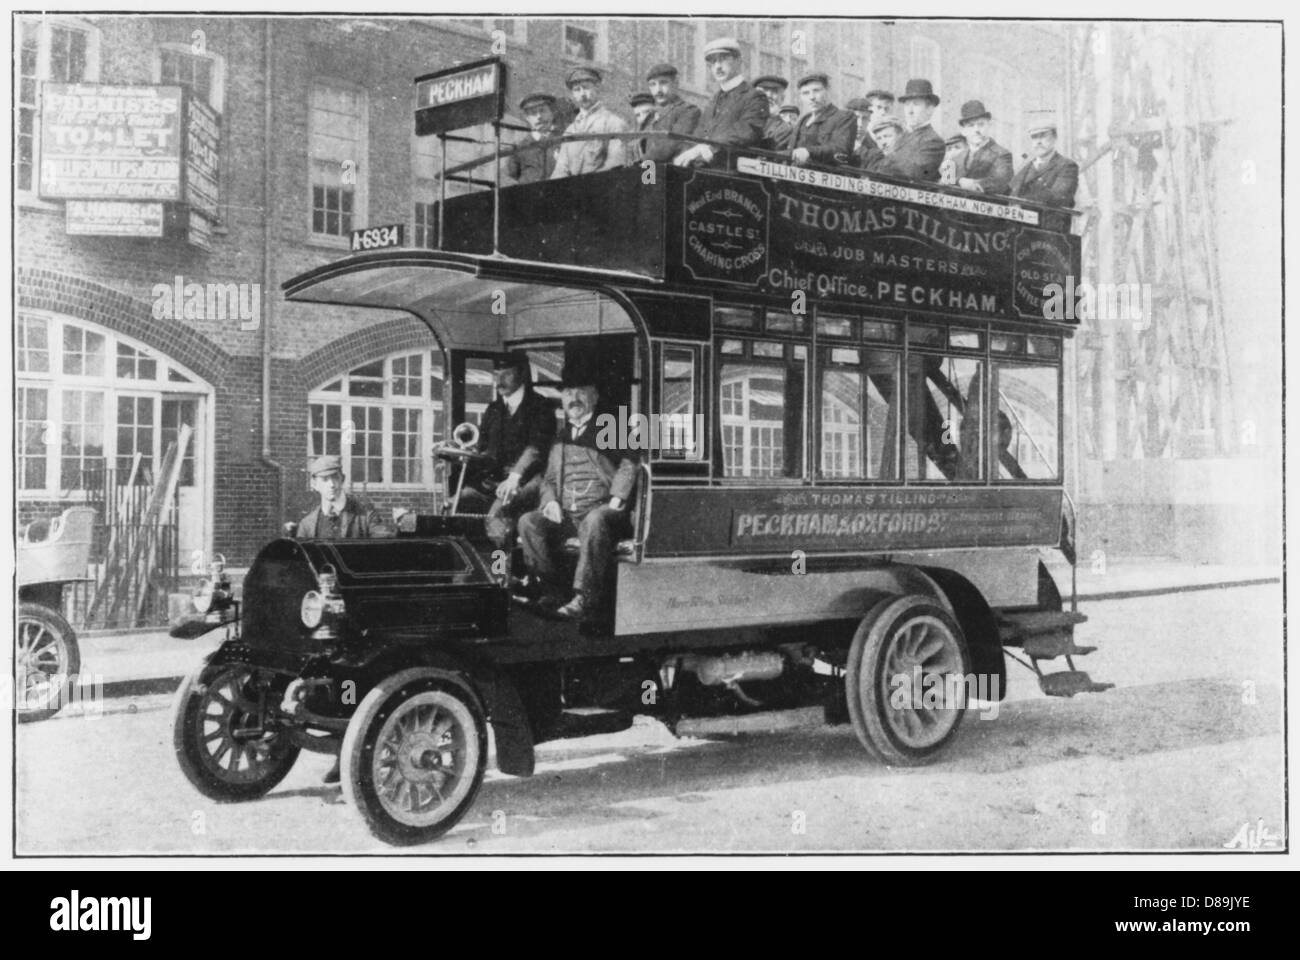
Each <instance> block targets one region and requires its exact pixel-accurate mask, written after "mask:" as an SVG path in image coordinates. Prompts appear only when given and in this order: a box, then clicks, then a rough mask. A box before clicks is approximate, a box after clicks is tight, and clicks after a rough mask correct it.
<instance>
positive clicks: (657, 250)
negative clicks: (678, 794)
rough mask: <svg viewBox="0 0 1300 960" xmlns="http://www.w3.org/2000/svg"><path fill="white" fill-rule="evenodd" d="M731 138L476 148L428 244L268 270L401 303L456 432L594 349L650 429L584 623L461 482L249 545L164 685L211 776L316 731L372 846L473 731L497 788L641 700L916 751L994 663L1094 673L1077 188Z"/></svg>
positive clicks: (237, 770) (341, 293)
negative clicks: (931, 180) (201, 646)
mask: <svg viewBox="0 0 1300 960" xmlns="http://www.w3.org/2000/svg"><path fill="white" fill-rule="evenodd" d="M606 136H609V135H606ZM637 136H644V134H641V133H638V134H637ZM722 152H723V154H724V155H725V156H726V157H727V160H726V162H725V163H723V164H720V165H719V166H717V167H707V168H705V167H697V168H679V167H676V166H672V165H663V164H659V165H656V164H652V163H646V164H638V165H634V166H629V167H625V168H620V169H613V170H608V171H605V172H600V173H592V174H587V175H583V176H575V177H570V178H565V179H556V180H548V181H543V182H538V183H529V184H520V185H514V186H501V185H499V181H498V180H497V179H496V178H495V177H491V176H490V175H489V174H484V173H483V172H482V171H481V170H480V171H477V172H475V171H469V172H468V173H467V175H466V176H465V177H464V179H466V180H469V181H470V182H478V183H480V184H481V185H482V189H481V190H479V191H477V192H473V193H468V194H465V195H462V196H457V197H452V198H449V199H446V198H445V199H444V202H443V203H442V204H441V205H440V208H439V211H438V220H439V232H438V242H437V244H436V247H435V248H433V249H411V248H394V249H384V250H378V251H374V252H369V253H361V254H358V255H355V256H349V257H347V258H345V259H342V260H339V261H337V262H334V263H329V264H327V265H325V266H322V267H319V268H317V269H314V270H311V271H309V272H307V273H305V274H303V275H301V276H298V277H296V278H294V279H293V280H291V281H289V282H288V283H287V284H286V285H285V295H286V296H287V297H288V298H289V299H291V300H295V301H300V302H309V303H319V304H330V305H348V306H357V307H366V308H372V309H373V308H378V309H387V310H393V311H405V312H407V313H409V314H412V315H414V316H416V317H418V318H419V319H420V320H422V321H423V322H424V323H425V324H426V325H427V326H428V328H429V330H430V335H431V337H432V338H433V341H434V342H435V343H436V345H437V348H438V349H440V350H441V351H443V352H444V358H445V362H446V366H445V368H444V369H446V370H448V371H451V376H449V377H448V378H447V380H446V390H447V396H446V397H445V403H446V409H448V410H450V411H451V420H450V422H452V423H457V422H460V421H463V420H466V419H467V412H466V411H467V406H468V405H469V404H470V400H469V399H468V397H469V385H470V384H471V383H472V381H474V379H475V374H476V373H477V375H478V377H479V379H482V376H483V375H484V371H489V370H490V369H491V364H492V362H493V361H494V359H495V358H498V357H503V356H505V355H507V354H518V353H523V354H526V355H527V357H528V359H529V365H530V368H531V372H532V378H533V380H534V382H535V383H536V384H537V387H538V389H539V390H541V391H542V392H543V393H546V392H548V391H549V390H551V389H553V388H554V387H555V386H556V384H557V382H558V380H559V372H560V370H561V369H562V368H563V366H564V363H565V360H566V358H573V357H583V358H585V359H586V360H587V361H588V362H589V363H590V364H591V365H593V366H594V369H595V370H596V371H597V377H598V381H599V382H598V384H597V386H598V389H599V392H600V396H601V398H602V400H603V401H604V403H605V409H610V408H613V409H616V410H618V411H619V413H618V422H619V424H620V426H619V428H618V429H619V430H620V431H624V430H626V431H629V432H635V431H638V430H639V431H640V433H641V436H642V438H643V443H642V447H643V449H642V450H641V451H640V453H639V460H640V464H639V476H638V483H637V488H636V491H635V493H634V494H633V497H632V500H631V503H630V511H631V527H632V536H631V537H630V538H628V539H627V540H625V541H623V542H621V543H620V544H619V545H618V551H617V557H616V560H615V561H614V562H615V563H616V564H617V576H616V591H615V597H614V600H613V613H612V618H610V619H608V620H604V621H599V622H597V623H594V624H593V623H579V622H569V621H564V620H559V619H556V618H554V617H551V616H548V615H547V614H546V612H545V611H543V610H540V609H538V608H536V607H534V606H531V605H520V604H517V603H513V602H512V600H511V597H510V586H509V578H510V576H511V574H512V573H518V572H519V570H518V565H519V557H518V555H517V554H516V555H514V556H510V555H509V554H508V553H505V552H504V551H498V550H497V549H496V546H495V545H494V544H493V543H492V542H491V541H490V540H489V539H488V538H487V537H486V536H485V531H484V518H483V517H482V516H481V515H477V514H473V513H470V512H469V511H467V510H465V509H463V504H462V503H461V501H460V498H459V496H457V493H458V488H457V485H456V484H455V483H452V484H451V485H450V486H449V487H448V489H447V490H446V491H444V492H445V493H446V498H445V500H446V504H445V507H444V508H443V509H442V510H441V511H440V512H436V513H433V514H429V515H421V516H413V517H408V518H406V520H407V521H409V522H405V523H399V524H398V525H397V528H396V529H394V530H391V531H389V533H390V536H388V537H386V538H378V537H372V538H371V539H368V540H348V541H343V540H337V541H319V540H316V541H312V540H308V541H298V540H292V539H282V540H278V541H275V542H274V543H272V544H270V545H268V546H267V547H266V548H265V549H264V550H263V551H262V552H261V554H260V555H259V556H258V558H257V560H256V561H255V562H254V564H253V566H252V568H251V569H250V571H249V573H248V576H247V577H246V579H245V586H244V595H243V613H242V616H241V617H240V621H241V622H239V623H238V625H237V627H236V630H237V635H232V636H231V638H230V639H229V640H228V641H227V642H226V643H225V644H223V645H222V647H221V648H220V649H219V650H218V651H217V652H216V653H215V654H214V655H213V656H212V657H210V658H209V659H208V660H207V661H205V663H204V664H203V666H202V667H201V668H200V669H199V670H198V671H196V673H195V675H194V676H193V677H191V678H190V680H189V681H187V684H186V685H185V686H184V687H183V688H182V691H181V693H180V695H179V696H178V700H177V714H176V749H177V753H178V757H179V758H180V761H181V765H182V767H183V769H185V771H186V773H187V774H188V775H189V777H190V779H191V781H192V782H193V783H194V784H195V785H196V786H197V787H199V789H200V790H202V791H203V792H205V793H207V794H208V795H209V796H214V797H218V798H221V799H241V798H250V797H254V796H259V795H261V794H262V793H265V792H266V791H267V790H269V789H271V788H272V787H274V786H275V784H276V783H278V782H279V781H280V779H282V778H283V776H284V775H285V774H286V773H287V772H288V769H289V767H290V766H292V764H293V762H294V759H295V758H296V756H297V755H298V752H299V750H301V749H309V750H318V751H323V752H335V751H337V752H339V753H340V755H341V759H342V777H343V785H344V790H345V793H346V795H347V796H348V798H349V799H350V800H351V802H352V803H353V804H354V805H355V806H356V807H357V809H358V810H359V812H360V813H361V814H362V815H363V817H364V818H365V820H366V822H367V824H368V825H369V826H370V828H371V830H372V831H373V832H374V833H375V835H377V836H379V837H381V838H382V839H384V840H385V841H388V842H390V843H395V844H406V843H416V842H422V841H424V840H427V839H431V838H433V837H436V836H438V835H440V834H441V833H443V832H445V831H446V830H448V829H450V828H451V827H452V826H453V825H454V824H455V823H456V822H457V821H458V820H459V819H460V818H461V817H462V816H463V815H464V813H465V811H466V810H467V809H468V808H469V806H470V804H471V803H472V802H473V800H474V798H475V795H476V794H477V792H478V790H479V786H480V783H481V781H482V778H483V773H484V767H485V764H486V761H487V752H488V749H487V729H488V726H489V725H491V727H492V730H493V732H494V734H495V742H496V752H497V763H498V766H499V768H500V769H501V770H502V771H503V772H506V773H510V774H517V775H529V774H531V773H532V772H533V768H534V747H535V746H536V745H537V744H538V743H541V742H544V741H546V740H550V739H556V738H561V737H573V736H582V735H586V734H589V733H595V732H611V731H617V730H620V729H625V728H626V727H628V726H630V725H631V723H632V720H633V717H634V715H636V714H650V715H653V716H655V717H658V718H659V719H661V720H662V721H663V722H665V723H666V724H667V725H668V726H669V727H670V728H671V729H673V730H674V731H676V732H677V733H679V734H685V733H690V734H700V735H706V734H709V733H710V732H719V731H723V730H744V729H761V728H763V727H764V725H765V724H769V723H770V720H771V716H772V714H773V713H774V712H780V711H794V710H797V711H802V712H803V713H805V714H806V713H808V712H809V709H810V708H812V709H813V710H815V711H817V714H816V715H817V716H818V717H820V718H821V719H823V720H824V721H825V722H826V723H831V724H836V723H850V724H852V727H853V729H854V731H855V732H856V734H857V737H858V739H859V740H860V741H861V743H862V745H863V747H864V748H865V749H866V751H867V752H868V753H869V754H870V755H872V756H873V757H875V758H877V759H878V760H879V761H882V762H884V763H888V764H916V763H924V762H928V761H930V760H932V759H934V758H935V757H936V756H937V755H938V754H939V753H940V752H941V751H942V750H943V749H944V748H945V747H946V746H947V745H948V744H950V743H951V742H952V740H953V738H954V737H955V736H956V735H957V733H958V730H959V727H960V724H961V721H962V717H963V715H964V713H965V712H966V710H967V709H970V708H971V705H972V704H973V703H979V702H987V701H997V700H1000V699H1002V698H1003V697H1004V696H1005V695H1006V690H1007V683H1008V677H1007V673H1008V671H1007V659H1008V658H1012V659H1014V660H1017V661H1019V662H1020V663H1021V664H1023V665H1024V666H1026V667H1027V668H1028V671H1030V672H1031V673H1032V675H1034V677H1035V679H1036V680H1037V682H1038V683H1039V684H1040V685H1041V687H1042V690H1043V692H1044V693H1046V694H1048V695H1053V696H1073V695H1074V694H1076V693H1080V692H1085V691H1093V690H1099V689H1103V688H1104V687H1105V686H1107V685H1106V684H1099V683H1095V682H1094V681H1093V680H1092V679H1091V678H1090V677H1089V676H1088V674H1087V673H1085V672H1083V671H1080V670H1077V669H1076V668H1075V664H1074V657H1077V656H1079V655H1081V654H1083V653H1086V652H1088V651H1089V649H1090V648H1080V647H1077V646H1075V644H1074V641H1073V630H1074V626H1075V625H1076V624H1078V623H1080V622H1082V621H1083V620H1084V618H1083V616H1081V615H1080V614H1078V613H1077V610H1076V609H1075V605H1074V602H1073V597H1071V602H1070V609H1069V610H1067V609H1065V608H1064V607H1065V604H1064V603H1063V600H1062V596H1061V592H1060V591H1059V590H1058V588H1057V585H1056V582H1055V580H1054V579H1053V577H1052V576H1051V575H1050V573H1049V571H1048V568H1047V566H1046V564H1045V563H1044V560H1045V558H1047V557H1050V555H1052V554H1053V553H1057V552H1059V553H1061V554H1064V556H1065V557H1066V558H1067V559H1068V560H1069V561H1070V563H1071V564H1073V562H1074V559H1075V558H1074V548H1073V542H1074V529H1073V511H1072V510H1071V508H1070V506H1069V503H1068V497H1067V495H1066V488H1065V464H1066V456H1065V444H1064V442H1063V430H1062V424H1063V421H1064V414H1065V410H1064V407H1065V398H1066V392H1065V390H1064V385H1063V362H1064V356H1065V345H1066V341H1067V340H1068V339H1069V338H1070V336H1071V335H1072V333H1073V328H1072V325H1071V324H1070V323H1068V322H1062V321H1054V320H1050V319H1045V311H1044V300H1045V297H1046V293H1045V289H1046V288H1047V287H1048V286H1049V285H1050V284H1053V283H1059V284H1062V285H1064V284H1065V282H1066V278H1067V277H1070V276H1077V274H1078V272H1079V258H1080V241H1079V238H1078V237H1077V236H1075V235H1074V234H1073V233H1072V231H1071V223H1072V217H1071V211H1062V210H1055V209H1050V208H1046V207H1039V206H1036V205H1034V204H1032V203H1026V202H1023V201H1016V200H1010V199H1007V198H999V197H985V196H972V195H969V194H965V193H962V192H960V191H957V190H953V189H949V188H943V187H939V186H935V185H932V184H916V183H906V182H902V181H894V180H887V179H882V178H867V177H865V176H863V175H861V174H860V173H857V172H854V171H851V170H843V169H813V168H801V167H793V166H790V165H789V164H787V163H786V162H784V161H782V160H781V158H779V157H775V156H771V155H764V154H762V153H761V151H754V150H750V151H744V152H742V151H729V150H726V149H724V150H723V151H722ZM503 154H508V149H507V150H502V149H500V148H498V150H489V151H486V152H485V155H484V156H483V157H482V158H480V159H479V160H478V161H476V162H475V164H472V165H471V166H478V167H486V168H488V169H491V168H492V167H494V166H495V167H496V168H498V169H499V167H500V163H501V157H502V155H503ZM464 172H465V171H462V173H464ZM452 175H458V174H456V173H453V174H452ZM548 385H549V386H548ZM624 425H625V426H624ZM470 433H472V431H470ZM628 445H629V444H628V443H627V442H626V438H624V441H623V442H622V443H620V446H628ZM630 445H631V446H634V447H635V446H636V443H632V444H630ZM439 455H440V456H443V457H444V458H446V459H448V460H449V461H452V462H454V463H457V464H461V465H463V464H464V463H465V462H466V461H467V460H471V459H472V458H473V457H474V456H475V454H474V452H473V451H472V449H467V448H466V446H465V445H463V444H462V445H458V444H455V443H449V444H445V445H443V446H442V447H441V448H440V449H439ZM461 475H462V476H463V470H462V471H461ZM503 559H504V566H503V564H502V561H503ZM322 611H323V613H322ZM208 617H209V621H210V622H228V621H229V619H230V618H229V617H223V616H216V617H215V618H214V617H213V614H211V613H209V614H208ZM1053 665H1060V666H1063V669H1052V667H1053ZM1044 667H1046V668H1047V669H1044ZM1026 675H1028V674H1026ZM349 684H351V689H352V690H353V691H354V693H355V697H354V699H351V700H349V699H348V698H347V697H345V696H341V691H342V690H344V689H345V688H347V686H348V685H349ZM231 756H233V757H234V758H235V759H234V760H233V761H231V760H230V759H229V757H231Z"/></svg>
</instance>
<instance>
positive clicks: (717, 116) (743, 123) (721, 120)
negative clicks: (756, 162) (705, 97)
mask: <svg viewBox="0 0 1300 960" xmlns="http://www.w3.org/2000/svg"><path fill="white" fill-rule="evenodd" d="M769 116H771V113H770V111H769V110H768V104H767V96H766V95H765V94H764V93H763V91H762V90H756V89H755V88H753V87H751V86H750V85H749V81H748V80H742V81H741V82H740V83H738V84H736V86H734V87H732V88H731V89H730V90H719V91H718V92H717V94H716V95H715V96H714V97H713V99H712V100H711V101H710V102H709V105H708V106H707V107H705V108H704V111H703V113H701V114H700V124H699V126H698V127H696V128H695V135H696V136H697V137H700V138H701V139H703V140H712V141H714V142H715V143H726V144H730V145H732V146H739V147H756V146H759V144H761V143H762V142H763V131H764V130H765V129H767V120H768V117H769Z"/></svg>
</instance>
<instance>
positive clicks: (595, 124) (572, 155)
mask: <svg viewBox="0 0 1300 960" xmlns="http://www.w3.org/2000/svg"><path fill="white" fill-rule="evenodd" d="M602 79H603V78H602V77H601V75H600V71H599V70H596V69H595V68H593V67H577V68H575V69H573V70H571V71H570V72H569V77H568V80H567V84H568V87H569V97H570V98H571V99H572V100H573V103H574V106H576V107H577V108H578V115H577V117H575V118H574V120H573V122H572V123H571V124H569V126H568V128H567V129H566V130H565V131H564V135H565V136H574V135H581V134H600V133H625V132H626V131H627V121H626V120H624V119H623V118H622V117H620V116H619V115H618V114H616V113H614V111H612V110H610V109H609V108H608V107H606V106H605V105H604V104H603V103H602V102H601V100H600V87H601V82H602ZM626 156H627V149H626V147H625V146H624V143H623V141H622V140H604V139H601V140H569V141H565V142H564V143H561V144H560V150H559V155H558V156H557V157H556V160H555V170H553V171H552V172H551V179H552V180H558V179H560V178H561V177H575V176H578V175H580V174H584V173H596V172H597V171H600V170H613V169H614V168H616V167H621V166H623V162H624V159H625V158H626Z"/></svg>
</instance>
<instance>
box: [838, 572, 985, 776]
mask: <svg viewBox="0 0 1300 960" xmlns="http://www.w3.org/2000/svg"><path fill="white" fill-rule="evenodd" d="M969 663H970V657H969V655H968V654H967V651H966V640H965V638H964V637H963V636H962V632H961V627H960V626H958V625H957V623H956V621H955V620H953V618H952V617H951V616H950V615H949V614H948V613H947V612H946V611H945V610H943V608H941V607H939V606H938V605H937V604H935V603H934V602H933V601H932V600H930V599H928V598H926V597H921V596H905V597H899V598H897V599H895V600H886V601H882V602H881V603H880V604H879V605H878V606H877V607H876V608H875V609H874V610H872V611H871V612H870V613H869V614H867V616H866V617H865V618H864V619H863V621H862V623H861V624H860V625H859V626H858V631H857V633H856V634H855V635H854V637H853V646H852V647H851V648H850V649H849V662H848V670H847V673H846V676H845V692H846V694H847V697H848V704H849V717H850V719H852V721H853V729H854V732H856V733H857V735H858V739H859V740H860V741H862V745H863V746H864V747H866V748H867V751H868V752H869V753H870V754H871V755H872V756H874V757H876V758H877V759H878V760H881V761H883V762H884V763H887V764H895V765H902V766H913V765H916V764H922V763H926V762H928V761H930V760H932V759H934V757H935V756H937V755H938V754H939V753H940V752H941V751H942V750H943V749H944V748H945V747H946V746H947V745H948V744H949V743H951V742H952V740H953V738H954V737H955V736H956V734H957V728H958V727H959V726H961V719H962V716H963V715H964V714H965V712H966V701H965V693H966V689H967V687H966V677H967V674H968V673H969V672H970V668H969Z"/></svg>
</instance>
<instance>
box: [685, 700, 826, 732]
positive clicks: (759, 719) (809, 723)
mask: <svg viewBox="0 0 1300 960" xmlns="http://www.w3.org/2000/svg"><path fill="white" fill-rule="evenodd" d="M825 724H826V710H825V708H824V707H798V708H795V709H793V710H766V711H764V712H762V713H743V714H738V715H736V716H730V717H682V718H681V719H680V720H678V721H677V723H676V724H674V725H673V733H674V734H675V735H677V736H679V737H736V736H742V735H744V734H747V733H777V732H779V731H781V730H799V729H803V728H806V727H821V726H825Z"/></svg>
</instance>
